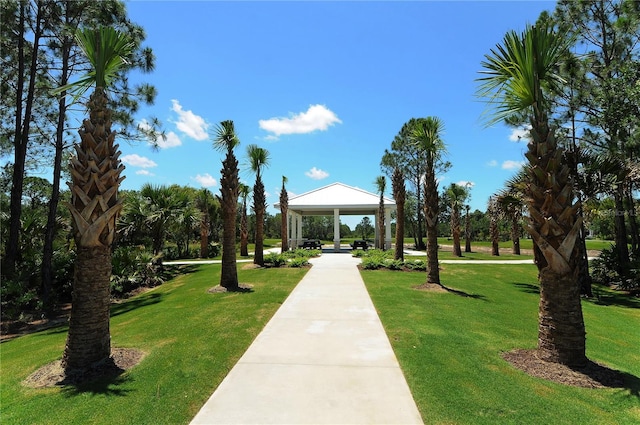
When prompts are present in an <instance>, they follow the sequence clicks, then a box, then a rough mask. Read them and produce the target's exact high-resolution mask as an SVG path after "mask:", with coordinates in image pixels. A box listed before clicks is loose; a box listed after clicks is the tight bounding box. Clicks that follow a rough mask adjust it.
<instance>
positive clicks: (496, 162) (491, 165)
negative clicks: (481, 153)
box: [487, 159, 498, 167]
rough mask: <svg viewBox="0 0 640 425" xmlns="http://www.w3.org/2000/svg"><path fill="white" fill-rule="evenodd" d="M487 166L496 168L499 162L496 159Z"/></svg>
mask: <svg viewBox="0 0 640 425" xmlns="http://www.w3.org/2000/svg"><path fill="white" fill-rule="evenodd" d="M487 165H488V166H489V167H495V166H497V165H498V161H496V160H495V159H492V160H491V161H489V162H487Z"/></svg>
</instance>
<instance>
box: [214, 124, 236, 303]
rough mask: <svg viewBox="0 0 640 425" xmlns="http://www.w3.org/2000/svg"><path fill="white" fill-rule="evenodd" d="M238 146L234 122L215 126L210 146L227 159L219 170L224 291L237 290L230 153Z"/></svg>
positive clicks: (233, 160) (233, 177) (233, 168)
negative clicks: (223, 154) (223, 153)
mask: <svg viewBox="0 0 640 425" xmlns="http://www.w3.org/2000/svg"><path fill="white" fill-rule="evenodd" d="M239 144H240V140H239V139H238V137H237V136H236V132H235V128H234V126H233V121H231V120H226V121H221V122H220V124H219V125H218V126H217V127H216V134H215V139H214V140H213V146H214V147H215V148H216V149H217V150H219V151H222V152H226V157H225V159H224V160H223V161H222V170H220V173H221V178H220V195H221V196H219V197H218V200H219V201H220V209H221V213H222V221H223V228H222V269H221V271H220V286H222V287H223V288H225V289H226V290H227V291H238V290H240V286H239V285H238V269H237V267H236V214H237V211H238V191H239V189H240V180H239V178H238V160H237V159H236V156H235V154H234V152H233V150H234V149H235V148H236V147H237V146H238V145H239Z"/></svg>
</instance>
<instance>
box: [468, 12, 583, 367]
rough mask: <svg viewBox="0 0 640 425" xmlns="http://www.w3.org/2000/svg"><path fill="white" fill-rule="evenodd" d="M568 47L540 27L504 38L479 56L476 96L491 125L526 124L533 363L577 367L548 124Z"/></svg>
mask: <svg viewBox="0 0 640 425" xmlns="http://www.w3.org/2000/svg"><path fill="white" fill-rule="evenodd" d="M568 42H569V41H568V38H567V37H566V35H565V34H561V33H556V32H554V31H553V28H552V27H551V26H550V25H549V23H548V22H545V21H544V20H543V21H540V22H538V25H536V26H527V27H526V29H525V30H524V32H523V33H522V34H518V33H516V32H515V31H509V32H508V33H507V34H506V35H505V37H504V40H503V42H502V43H501V44H498V45H497V46H496V47H495V48H494V49H491V52H490V54H487V55H485V58H486V59H485V61H483V62H482V67H483V68H484V71H483V72H482V74H483V77H481V78H480V79H479V81H480V83H481V85H480V89H479V95H480V96H481V97H484V98H488V99H489V102H490V104H491V105H492V106H493V108H494V115H493V122H497V121H501V120H502V119H504V118H505V117H508V116H511V115H513V114H514V113H518V112H522V111H524V112H526V113H527V114H528V115H529V117H530V124H531V140H530V141H529V143H528V145H527V152H526V154H525V156H526V157H527V159H528V161H529V164H528V166H527V167H526V168H525V170H526V173H527V187H526V195H527V196H526V203H527V206H528V209H529V216H530V224H529V226H528V231H529V233H530V234H531V236H532V238H533V240H534V242H535V250H534V252H535V258H536V265H537V267H538V271H539V275H538V279H539V283H540V306H539V311H540V313H539V326H538V356H539V357H540V358H541V359H544V360H547V361H550V362H557V363H563V364H567V365H583V364H585V363H586V356H585V329H584V320H583V316H582V307H581V304H580V287H579V284H578V282H577V279H576V274H577V273H576V267H577V261H576V260H577V259H576V255H575V252H576V250H575V243H576V238H577V236H578V233H579V230H580V225H581V220H580V218H577V215H576V212H577V205H575V204H574V203H573V181H572V179H571V172H570V170H569V167H568V165H567V164H566V163H565V162H564V161H562V157H563V153H564V152H563V151H562V149H560V148H559V147H558V145H557V142H556V139H555V135H554V130H553V128H552V127H551V126H550V120H549V115H550V114H551V113H552V112H553V111H552V103H551V99H552V98H553V96H554V94H555V93H558V91H559V87H560V86H562V84H563V80H562V78H561V77H560V76H559V75H558V73H557V72H556V71H557V70H558V65H559V63H560V61H561V59H562V57H563V55H564V52H566V50H567V47H568Z"/></svg>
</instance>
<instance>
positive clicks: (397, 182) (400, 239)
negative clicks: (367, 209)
mask: <svg viewBox="0 0 640 425" xmlns="http://www.w3.org/2000/svg"><path fill="white" fill-rule="evenodd" d="M391 187H392V188H393V199H395V201H396V249H395V254H394V258H395V259H396V260H404V205H405V202H406V199H407V189H406V187H405V184H404V174H403V173H402V170H401V169H400V168H399V167H396V168H394V169H393V175H392V176H391Z"/></svg>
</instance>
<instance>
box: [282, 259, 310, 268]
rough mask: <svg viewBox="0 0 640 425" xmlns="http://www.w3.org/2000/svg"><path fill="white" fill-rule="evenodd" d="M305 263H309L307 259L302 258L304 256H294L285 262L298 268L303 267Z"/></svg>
mask: <svg viewBox="0 0 640 425" xmlns="http://www.w3.org/2000/svg"><path fill="white" fill-rule="evenodd" d="M307 264H309V261H308V260H307V259H306V258H304V257H295V258H292V259H290V260H289V262H288V263H287V265H288V266H289V267H295V268H299V267H304V266H306V265H307Z"/></svg>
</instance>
